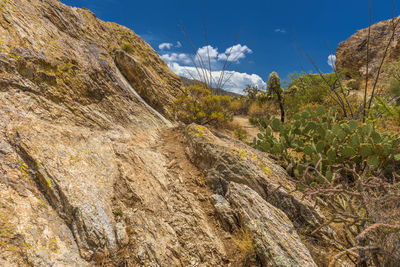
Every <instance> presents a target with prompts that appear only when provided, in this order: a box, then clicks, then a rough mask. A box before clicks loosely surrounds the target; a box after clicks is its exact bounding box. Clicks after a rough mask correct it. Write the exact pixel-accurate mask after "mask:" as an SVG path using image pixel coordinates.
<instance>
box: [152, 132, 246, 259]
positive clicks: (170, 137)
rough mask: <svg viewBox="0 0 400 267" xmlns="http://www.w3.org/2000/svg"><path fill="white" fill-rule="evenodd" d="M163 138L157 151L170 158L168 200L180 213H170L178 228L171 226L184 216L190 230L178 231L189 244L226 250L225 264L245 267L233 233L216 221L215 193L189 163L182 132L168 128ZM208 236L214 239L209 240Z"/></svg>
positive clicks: (163, 133) (199, 172)
mask: <svg viewBox="0 0 400 267" xmlns="http://www.w3.org/2000/svg"><path fill="white" fill-rule="evenodd" d="M160 137H161V138H160V140H159V142H158V144H157V149H156V151H157V152H158V153H160V154H162V155H164V156H165V158H166V159H167V162H166V167H167V172H168V173H169V177H171V178H173V179H172V180H170V181H169V184H168V186H167V187H168V188H169V190H170V198H169V201H170V203H171V204H172V205H171V206H172V209H174V210H175V211H176V212H177V213H175V214H171V217H170V218H169V220H171V224H172V225H177V224H175V223H172V222H173V221H179V219H177V218H175V217H178V216H181V217H182V215H183V214H184V216H185V217H186V219H185V220H186V221H187V222H189V225H190V228H189V229H188V228H186V229H179V231H178V232H180V233H181V235H182V236H185V239H186V242H187V244H186V245H189V244H190V245H189V246H193V247H194V246H196V244H199V243H200V244H202V245H203V249H206V248H207V249H209V250H210V251H209V254H210V255H211V254H213V253H215V252H216V251H213V249H212V247H214V246H215V247H216V248H217V247H220V250H222V251H225V253H224V254H225V255H221V256H222V261H225V263H226V264H228V265H230V266H243V260H244V259H243V258H242V255H240V254H241V253H240V250H238V248H237V246H235V245H234V241H233V236H232V234H231V233H229V232H226V231H225V230H224V229H223V228H222V226H221V223H220V221H219V220H218V219H217V216H216V214H215V209H214V206H213V204H212V203H211V195H212V194H213V192H212V190H211V189H210V188H209V187H208V186H207V185H206V184H205V178H204V174H203V173H202V172H201V171H200V170H199V169H198V168H197V167H196V166H194V165H193V164H192V163H191V162H190V160H189V159H188V157H187V155H186V153H185V148H186V146H185V144H184V140H183V133H182V132H181V131H180V130H178V129H176V128H175V129H174V128H166V129H165V130H163V131H162V133H161V136H160ZM178 192H179V193H178ZM179 213H181V214H179ZM194 218H196V219H194ZM177 226H178V225H177ZM177 228H179V227H177ZM176 230H177V229H176ZM207 234H208V235H210V236H211V237H212V236H214V237H215V239H214V240H212V239H208V238H206V235H207ZM222 247H223V248H222ZM214 250H215V248H214ZM210 262H212V260H211V261H210Z"/></svg>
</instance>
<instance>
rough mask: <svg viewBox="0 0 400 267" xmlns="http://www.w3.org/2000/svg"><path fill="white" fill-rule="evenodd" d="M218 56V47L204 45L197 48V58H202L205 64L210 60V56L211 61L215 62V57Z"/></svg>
mask: <svg viewBox="0 0 400 267" xmlns="http://www.w3.org/2000/svg"><path fill="white" fill-rule="evenodd" d="M217 57H218V48H214V47H212V46H211V45H207V46H203V47H201V48H199V49H197V53H196V59H197V60H200V59H201V60H202V61H203V63H204V64H205V63H206V62H208V58H210V61H211V62H215V59H216V58H217Z"/></svg>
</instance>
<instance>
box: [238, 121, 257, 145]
mask: <svg viewBox="0 0 400 267" xmlns="http://www.w3.org/2000/svg"><path fill="white" fill-rule="evenodd" d="M233 123H237V124H238V125H239V126H240V127H241V128H242V129H243V130H246V132H247V141H248V142H251V141H253V138H254V137H256V136H257V134H258V133H259V132H260V130H259V129H258V128H257V127H255V126H254V125H252V124H251V123H250V122H249V117H247V116H234V117H233Z"/></svg>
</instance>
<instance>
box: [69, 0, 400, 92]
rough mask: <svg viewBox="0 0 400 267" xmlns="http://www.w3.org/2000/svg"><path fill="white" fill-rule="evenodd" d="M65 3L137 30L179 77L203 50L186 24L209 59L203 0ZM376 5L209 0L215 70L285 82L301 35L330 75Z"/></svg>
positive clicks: (383, 8)
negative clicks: (333, 61)
mask: <svg viewBox="0 0 400 267" xmlns="http://www.w3.org/2000/svg"><path fill="white" fill-rule="evenodd" d="M62 2H63V3H65V4H68V5H71V6H77V7H86V8H88V9H90V10H91V11H93V12H94V13H95V14H96V15H97V16H98V17H99V18H100V19H102V20H105V21H112V22H116V23H119V24H122V25H124V26H127V27H128V28H130V29H132V30H133V31H135V32H136V33H137V34H139V35H140V36H141V37H142V38H143V39H145V40H146V41H147V42H148V43H149V44H150V45H151V46H152V47H153V48H154V49H155V50H156V51H157V52H158V53H159V54H160V56H161V57H162V58H163V59H164V60H165V61H166V62H167V63H168V64H169V66H170V67H171V69H173V70H174V71H175V72H177V73H178V74H181V75H186V76H188V72H192V75H195V72H194V70H193V69H192V68H191V67H192V63H191V61H190V55H195V53H194V52H193V51H192V49H190V45H189V44H188V41H187V40H186V38H185V36H184V34H183V33H182V31H181V29H180V27H179V25H183V26H184V28H185V30H186V32H187V33H188V35H189V36H190V38H191V39H192V41H193V43H194V44H195V46H196V48H202V47H204V48H203V49H202V50H200V51H199V52H198V55H203V56H204V53H206V51H207V49H206V48H205V46H206V42H205V38H204V31H203V19H202V1H201V0H199V1H195V0H186V1H183V0H172V1H167V0H145V1H132V0H62ZM368 2H369V1H368V0H335V1H326V0H325V1H324V0H303V1H293V0H280V1H275V0H274V1H271V0H246V1H238V0H214V1H211V0H204V14H205V19H206V25H207V35H208V40H209V45H210V47H209V49H208V51H209V52H211V54H212V61H213V62H212V67H213V70H215V71H218V70H220V69H221V68H222V65H223V63H224V60H225V59H226V58H227V57H228V59H229V60H230V62H231V64H230V66H229V71H231V72H229V74H232V76H231V77H232V78H231V81H230V82H228V83H227V84H226V89H228V90H231V91H237V92H240V90H241V89H243V87H244V86H245V85H246V84H247V83H253V84H256V85H259V86H262V85H263V81H266V80H267V79H268V75H269V73H271V72H272V71H276V72H278V74H279V75H280V76H281V78H283V79H285V78H286V77H287V75H288V74H289V73H291V72H294V71H301V68H300V66H299V62H298V59H297V56H296V49H295V48H294V39H295V38H294V36H296V42H297V45H298V46H299V47H301V49H303V50H304V51H306V52H307V53H308V54H309V55H311V56H312V57H313V59H314V60H315V62H316V63H317V65H318V66H319V67H320V68H321V70H322V71H324V72H330V71H331V70H332V69H331V67H330V66H329V65H328V63H327V62H328V56H329V54H330V53H329V48H328V43H329V46H330V47H331V49H332V50H333V52H334V51H335V50H336V48H337V46H338V44H339V43H340V42H341V41H344V40H346V39H347V38H348V37H350V36H351V35H352V34H353V33H355V32H356V31H357V30H359V29H362V28H365V27H367V26H368V22H369V13H368V12H369V9H368ZM392 4H393V2H392V1H391V0H373V22H378V21H381V20H386V19H389V18H391V14H392V8H393V6H392ZM396 4H397V5H399V4H400V3H399V1H398V0H396ZM399 7H400V5H399ZM398 14H399V9H396V13H395V15H396V16H397V15H398ZM240 29H242V31H241V34H240V37H239V40H238V42H237V43H236V46H235V47H234V48H233V49H232V50H229V49H228V48H230V47H232V44H233V41H234V39H235V36H236V35H237V33H238V32H239V30H240ZM178 42H180V44H182V45H183V46H181V45H179V43H178ZM161 44H164V45H161ZM169 44H170V45H169ZM160 45H161V46H160ZM239 45H240V46H239ZM227 49H228V50H227ZM229 52H230V53H229ZM302 63H303V64H304V66H305V68H306V70H307V71H313V69H312V66H310V65H309V64H307V62H306V60H305V59H304V58H303V59H302ZM217 74H218V73H215V75H217Z"/></svg>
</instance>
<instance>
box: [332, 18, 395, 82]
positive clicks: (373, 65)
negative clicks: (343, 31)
mask: <svg viewBox="0 0 400 267" xmlns="http://www.w3.org/2000/svg"><path fill="white" fill-rule="evenodd" d="M399 19H400V17H398V18H396V19H395V23H398V20H399ZM390 38H392V20H391V19H390V20H386V21H381V22H378V23H376V24H374V25H372V26H371V37H370V44H369V51H370V53H369V57H370V58H369V76H371V77H375V76H376V73H377V71H378V68H379V65H380V63H381V60H382V56H383V54H384V52H385V48H386V46H387V44H388V42H389V40H390ZM399 41H400V28H399V27H397V28H396V32H395V35H394V40H393V41H392V42H391V45H390V47H389V49H388V51H387V57H386V62H392V61H394V60H397V59H398V57H399V56H400V42H399ZM367 43H368V28H366V29H362V30H359V31H358V32H356V33H355V34H353V35H352V36H351V37H350V38H348V39H347V40H346V41H343V42H341V43H340V44H339V47H338V49H337V51H336V68H337V69H338V70H344V69H347V70H348V71H350V73H351V74H349V76H352V78H356V77H358V76H361V77H363V76H365V74H366V62H367Z"/></svg>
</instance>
